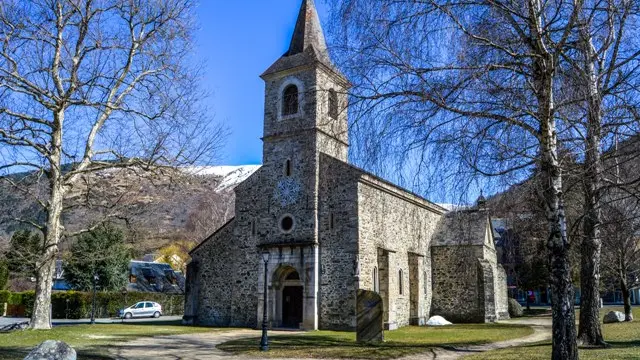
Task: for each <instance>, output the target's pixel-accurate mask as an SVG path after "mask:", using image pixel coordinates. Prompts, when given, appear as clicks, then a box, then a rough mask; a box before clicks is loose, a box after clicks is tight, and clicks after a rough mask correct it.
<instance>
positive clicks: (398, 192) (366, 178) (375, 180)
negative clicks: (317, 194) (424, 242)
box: [320, 153, 448, 214]
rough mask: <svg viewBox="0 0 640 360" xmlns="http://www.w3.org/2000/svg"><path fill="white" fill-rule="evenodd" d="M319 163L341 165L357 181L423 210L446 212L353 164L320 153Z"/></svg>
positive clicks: (436, 205)
mask: <svg viewBox="0 0 640 360" xmlns="http://www.w3.org/2000/svg"><path fill="white" fill-rule="evenodd" d="M320 158H321V161H334V162H337V163H338V164H341V165H342V166H344V167H345V169H350V170H351V171H355V172H356V173H357V174H358V181H359V182H361V183H364V184H366V185H369V186H373V187H375V188H377V189H379V190H382V191H386V192H390V193H391V194H392V195H394V196H397V197H399V198H401V199H403V200H405V201H409V202H412V203H414V204H415V205H418V206H420V207H423V208H428V209H429V210H431V211H433V212H435V213H437V214H444V213H446V212H447V211H448V210H447V209H446V208H444V207H442V206H440V205H439V204H436V203H434V202H431V201H429V200H427V199H425V198H424V197H422V196H420V195H418V194H416V193H414V192H412V191H410V190H408V189H405V188H403V187H401V186H399V185H396V184H394V183H393V182H391V181H389V180H385V179H383V178H381V177H379V176H377V175H375V174H373V173H371V172H368V171H366V170H364V169H362V168H359V167H357V166H356V165H354V164H351V163H349V162H346V161H342V160H340V159H336V158H335V157H333V156H331V155H328V154H325V153H321V157H320Z"/></svg>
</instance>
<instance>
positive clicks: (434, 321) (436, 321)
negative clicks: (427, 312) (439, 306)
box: [427, 315, 453, 326]
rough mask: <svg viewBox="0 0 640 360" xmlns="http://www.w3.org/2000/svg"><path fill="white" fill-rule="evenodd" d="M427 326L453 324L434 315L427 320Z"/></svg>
mask: <svg viewBox="0 0 640 360" xmlns="http://www.w3.org/2000/svg"><path fill="white" fill-rule="evenodd" d="M427 325H429V326H444V325H453V324H452V323H450V322H449V321H447V319H445V318H443V317H442V316H438V315H436V316H432V317H430V318H429V320H428V321H427Z"/></svg>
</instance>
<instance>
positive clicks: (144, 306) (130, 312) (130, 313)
mask: <svg viewBox="0 0 640 360" xmlns="http://www.w3.org/2000/svg"><path fill="white" fill-rule="evenodd" d="M160 316H162V306H160V304H158V303H156V302H153V301H140V302H139V303H136V304H135V305H131V306H129V307H128V308H126V309H123V310H120V317H122V318H125V319H131V318H134V317H152V318H159V317H160Z"/></svg>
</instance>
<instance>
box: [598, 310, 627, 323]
mask: <svg viewBox="0 0 640 360" xmlns="http://www.w3.org/2000/svg"><path fill="white" fill-rule="evenodd" d="M603 322H604V323H605V324H610V323H617V322H624V313H621V312H620V311H609V312H608V313H607V315H605V316H604V320H603Z"/></svg>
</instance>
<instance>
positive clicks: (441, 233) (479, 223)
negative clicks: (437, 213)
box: [431, 210, 489, 246]
mask: <svg viewBox="0 0 640 360" xmlns="http://www.w3.org/2000/svg"><path fill="white" fill-rule="evenodd" d="M488 221H489V215H488V213H487V211H485V210H460V211H451V212H449V213H446V214H445V215H444V216H442V218H441V219H440V221H439V222H438V225H437V227H436V231H435V233H434V235H433V240H432V241H431V246H445V245H484V243H485V239H486V234H487V223H488Z"/></svg>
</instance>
